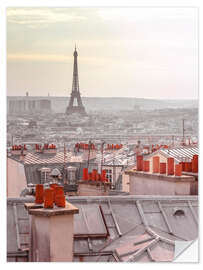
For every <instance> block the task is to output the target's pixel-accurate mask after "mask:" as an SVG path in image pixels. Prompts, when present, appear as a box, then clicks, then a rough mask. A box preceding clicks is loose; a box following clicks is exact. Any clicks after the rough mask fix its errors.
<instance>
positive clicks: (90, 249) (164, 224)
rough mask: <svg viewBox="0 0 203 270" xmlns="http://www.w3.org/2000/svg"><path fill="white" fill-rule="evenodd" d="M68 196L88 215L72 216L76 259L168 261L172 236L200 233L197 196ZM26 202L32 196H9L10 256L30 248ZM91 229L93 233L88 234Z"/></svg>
mask: <svg viewBox="0 0 203 270" xmlns="http://www.w3.org/2000/svg"><path fill="white" fill-rule="evenodd" d="M67 199H68V201H70V202H71V203H72V204H74V205H75V206H77V207H79V208H80V209H81V208H82V209H83V213H86V216H87V214H88V213H91V216H89V218H88V219H85V220H84V218H85V216H84V214H83V213H82V212H81V214H80V216H78V218H75V219H74V230H75V238H74V261H164V260H165V261H171V258H172V257H173V254H174V245H175V242H174V241H175V240H179V241H188V240H193V239H196V238H197V236H198V217H197V216H198V197H197V196H131V195H130V196H101V197H99V196H95V197H94V196H92V197H71V198H67ZM28 201H33V199H32V198H17V199H8V200H7V205H8V211H7V216H8V217H7V232H8V233H7V243H8V245H7V246H8V247H7V248H8V256H11V254H12V252H16V253H18V252H22V251H23V250H24V248H28V238H29V230H28V228H29V225H28V214H27V212H26V210H25V209H24V206H23V204H24V203H25V202H28ZM175 209H176V210H177V209H181V210H182V211H184V215H183V216H179V215H177V216H176V215H174V213H175V212H174V210H175ZM15 223H16V224H17V225H15ZM87 228H89V229H88V230H89V231H88V234H86V232H87V231H86V230H87ZM92 228H94V230H93V229H92ZM76 232H79V233H77V235H76ZM106 232H107V235H106ZM80 233H81V234H82V237H81V238H80V236H79V234H80ZM95 233H96V234H98V235H97V237H96V238H94V237H91V235H93V234H95ZM85 234H86V237H84V235H85ZM76 236H77V237H76ZM146 239H148V240H146ZM142 240H146V241H144V242H142ZM140 242H141V243H140ZM133 243H134V244H133ZM134 247H135V248H134Z"/></svg>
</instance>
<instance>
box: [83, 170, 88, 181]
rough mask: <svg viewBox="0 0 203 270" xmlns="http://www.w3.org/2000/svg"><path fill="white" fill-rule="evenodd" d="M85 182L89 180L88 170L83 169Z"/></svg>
mask: <svg viewBox="0 0 203 270" xmlns="http://www.w3.org/2000/svg"><path fill="white" fill-rule="evenodd" d="M83 180H88V168H83Z"/></svg>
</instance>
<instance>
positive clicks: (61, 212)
mask: <svg viewBox="0 0 203 270" xmlns="http://www.w3.org/2000/svg"><path fill="white" fill-rule="evenodd" d="M52 203H53V190H52V189H47V190H46V192H45V204H46V205H45V206H46V207H47V208H44V207H43V204H42V205H41V207H40V208H39V205H36V204H35V203H25V208H26V209H27V210H28V213H29V215H30V226H31V227H30V229H31V233H30V237H31V239H30V252H29V254H30V258H29V260H30V261H31V262H72V261H73V238H74V230H73V216H74V214H77V213H79V210H78V208H76V207H75V206H74V205H72V204H70V203H67V202H66V204H65V207H57V206H56V205H54V206H53V208H51V207H52V205H51V204H52ZM37 207H38V208H37Z"/></svg>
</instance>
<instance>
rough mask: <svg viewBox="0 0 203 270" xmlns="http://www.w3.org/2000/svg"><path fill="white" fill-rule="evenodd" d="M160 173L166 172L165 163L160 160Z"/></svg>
mask: <svg viewBox="0 0 203 270" xmlns="http://www.w3.org/2000/svg"><path fill="white" fill-rule="evenodd" d="M160 174H166V163H165V162H160Z"/></svg>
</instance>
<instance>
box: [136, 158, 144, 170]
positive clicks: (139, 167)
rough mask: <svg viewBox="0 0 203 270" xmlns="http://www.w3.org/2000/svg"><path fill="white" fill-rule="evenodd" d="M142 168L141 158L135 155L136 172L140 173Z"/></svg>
mask: <svg viewBox="0 0 203 270" xmlns="http://www.w3.org/2000/svg"><path fill="white" fill-rule="evenodd" d="M142 168H143V156H139V155H137V171H142Z"/></svg>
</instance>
